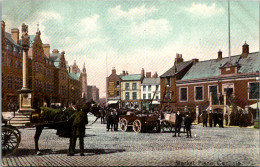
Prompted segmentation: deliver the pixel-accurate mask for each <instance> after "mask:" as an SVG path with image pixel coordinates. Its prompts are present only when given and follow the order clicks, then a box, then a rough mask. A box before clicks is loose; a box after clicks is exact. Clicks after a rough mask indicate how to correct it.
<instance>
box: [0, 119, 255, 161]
mask: <svg viewBox="0 0 260 167" xmlns="http://www.w3.org/2000/svg"><path fill="white" fill-rule="evenodd" d="M91 121H93V118H90V122H91ZM21 132H22V141H21V143H20V146H19V148H18V150H17V152H16V153H15V154H14V155H13V156H10V157H4V158H2V162H3V164H4V165H7V166H53V165H54V166H111V165H113V166H118V165H119V166H125V165H126V166H132V165H133V166H136V165H149V166H161V165H164V166H168V165H170V166H178V165H196V166H198V165H199V166H201V165H207V166H213V165H214V166H219V165H220V166H223V165H229V166H230V165H231V166H240V165H242V166H245V165H246V166H259V165H260V162H259V156H260V155H259V130H257V129H250V128H238V127H229V128H224V129H223V128H219V127H213V128H209V127H208V128H203V127H202V126H201V125H195V126H193V129H192V136H193V138H186V134H184V133H182V134H181V137H176V138H173V137H172V135H173V134H172V133H139V134H136V133H134V132H122V131H121V130H120V131H118V132H107V131H106V126H105V125H104V124H102V125H101V124H100V122H99V121H98V122H97V123H96V124H94V125H92V126H87V129H86V134H87V137H86V138H85V156H84V157H82V156H79V146H78V142H77V146H76V148H77V150H76V151H77V154H76V155H75V156H73V157H68V156H67V155H66V153H67V149H68V147H69V139H67V138H59V137H58V136H57V135H56V134H55V133H56V130H51V129H44V130H43V132H42V135H41V137H40V141H39V146H40V149H41V150H42V153H43V155H41V156H38V155H35V154H34V140H33V136H34V133H35V129H34V128H26V129H21ZM195 136H196V137H195Z"/></svg>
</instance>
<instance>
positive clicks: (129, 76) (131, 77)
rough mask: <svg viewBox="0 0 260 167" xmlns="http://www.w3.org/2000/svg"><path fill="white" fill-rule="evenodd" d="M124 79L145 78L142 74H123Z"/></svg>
mask: <svg viewBox="0 0 260 167" xmlns="http://www.w3.org/2000/svg"><path fill="white" fill-rule="evenodd" d="M121 79H122V80H123V81H140V80H142V79H143V77H142V75H141V74H130V75H123V76H121Z"/></svg>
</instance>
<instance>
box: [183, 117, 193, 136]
mask: <svg viewBox="0 0 260 167" xmlns="http://www.w3.org/2000/svg"><path fill="white" fill-rule="evenodd" d="M191 124H192V119H191V116H190V114H189V113H187V115H186V117H185V118H184V125H185V129H186V132H187V138H189V137H190V138H192V137H191Z"/></svg>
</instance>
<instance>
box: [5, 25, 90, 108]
mask: <svg viewBox="0 0 260 167" xmlns="http://www.w3.org/2000/svg"><path fill="white" fill-rule="evenodd" d="M1 27H2V41H3V42H2V111H7V110H8V104H9V103H10V102H12V103H15V104H16V105H18V98H19V97H18V92H17V91H18V90H20V89H21V88H22V47H21V39H19V29H12V31H11V33H12V34H9V33H7V32H5V22H4V21H2V22H1ZM27 68H28V71H27V76H26V78H27V80H28V87H29V89H30V90H32V102H33V107H34V108H35V107H37V106H50V105H51V103H60V104H63V105H71V104H75V103H79V102H81V101H82V82H83V80H84V79H85V80H86V75H85V74H86V70H84V69H83V73H70V71H68V65H67V62H66V59H65V52H64V51H62V52H61V53H60V52H59V51H58V50H57V49H54V50H53V51H52V53H50V45H49V44H43V43H42V40H41V32H40V31H39V30H37V32H36V35H30V48H29V51H28V58H27ZM83 76H85V77H83ZM85 83H86V82H85Z"/></svg>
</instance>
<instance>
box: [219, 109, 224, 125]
mask: <svg viewBox="0 0 260 167" xmlns="http://www.w3.org/2000/svg"><path fill="white" fill-rule="evenodd" d="M218 126H219V127H220V128H224V126H223V114H222V112H220V111H219V112H218Z"/></svg>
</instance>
